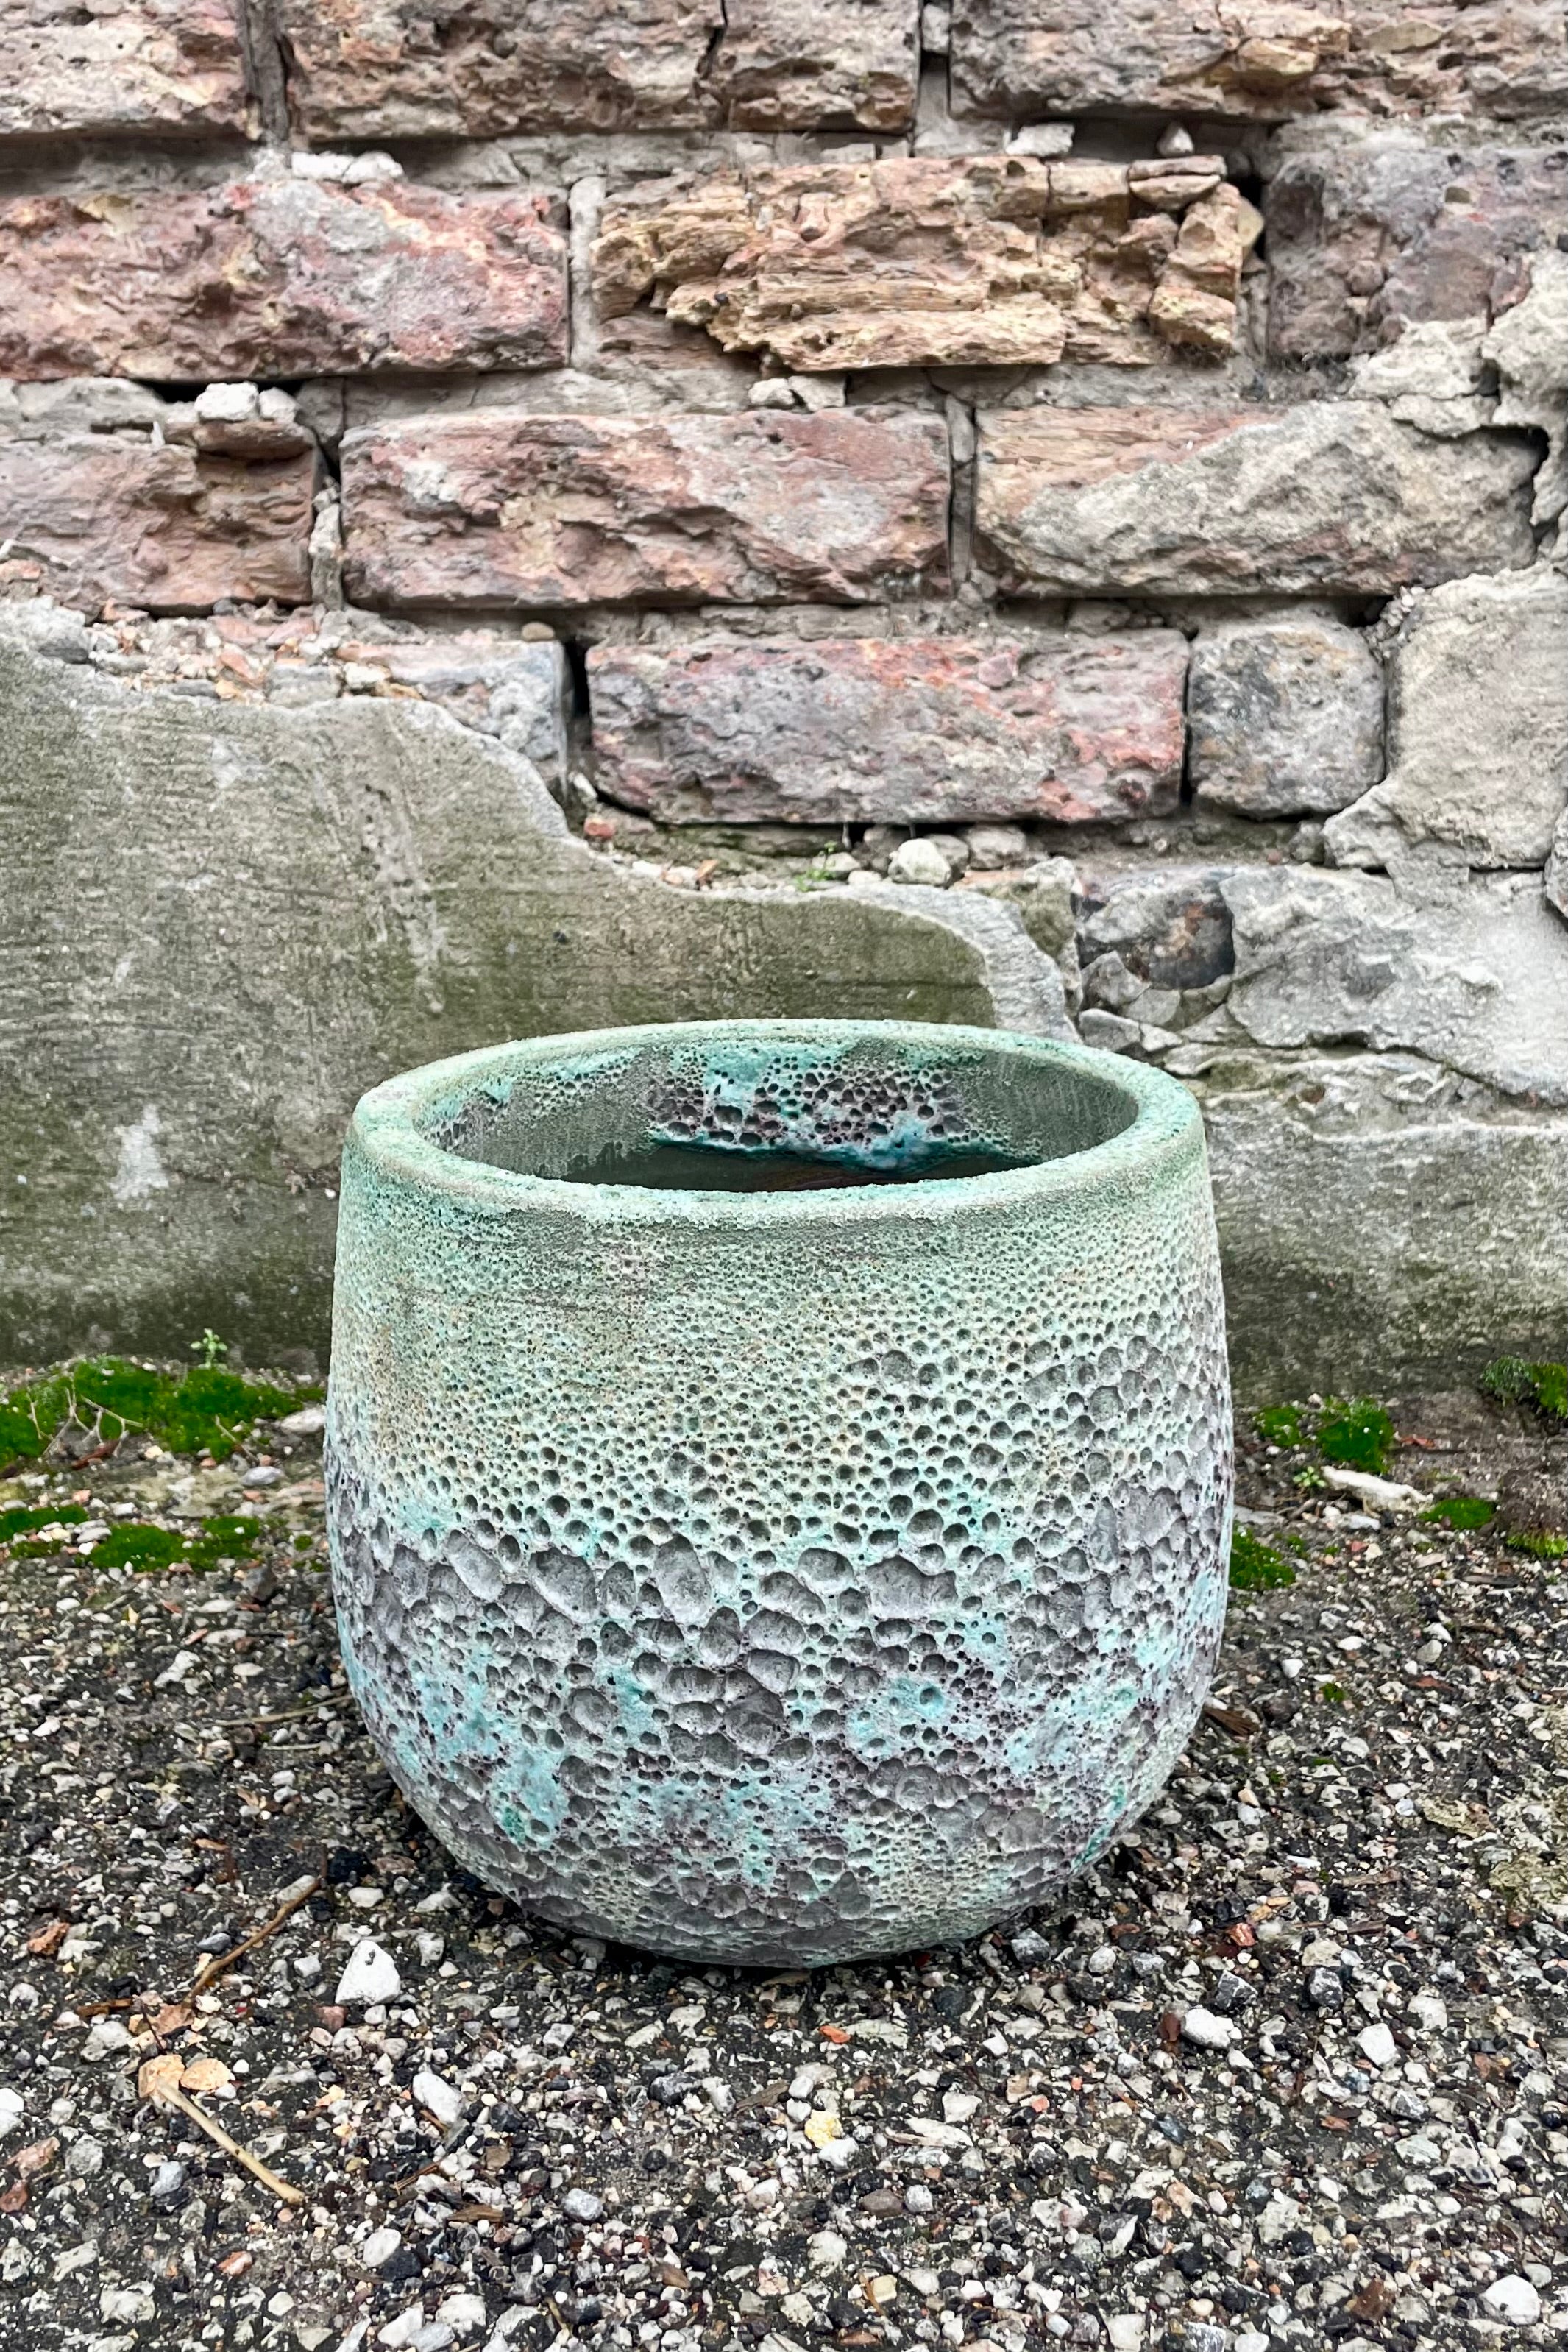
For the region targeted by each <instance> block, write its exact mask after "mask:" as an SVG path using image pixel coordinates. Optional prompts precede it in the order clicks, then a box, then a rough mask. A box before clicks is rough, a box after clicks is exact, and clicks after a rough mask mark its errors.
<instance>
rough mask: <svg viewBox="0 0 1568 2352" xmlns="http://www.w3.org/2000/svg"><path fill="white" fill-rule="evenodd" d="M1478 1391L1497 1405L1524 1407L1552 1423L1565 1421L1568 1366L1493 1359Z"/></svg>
mask: <svg viewBox="0 0 1568 2352" xmlns="http://www.w3.org/2000/svg"><path fill="white" fill-rule="evenodd" d="M1480 1384H1481V1388H1482V1390H1483V1391H1484V1392H1485V1393H1486V1394H1487V1395H1488V1396H1490V1397H1496V1398H1497V1400H1498V1402H1500V1404H1527V1405H1531V1406H1533V1408H1534V1410H1535V1411H1536V1412H1542V1413H1545V1414H1546V1415H1547V1417H1548V1419H1550V1420H1552V1421H1568V1364H1552V1363H1542V1364H1527V1363H1526V1362H1525V1361H1524V1360H1523V1358H1522V1357H1521V1356H1494V1357H1493V1358H1492V1360H1491V1362H1490V1364H1489V1365H1488V1366H1487V1368H1486V1370H1485V1371H1484V1372H1482V1374H1481V1380H1480Z"/></svg>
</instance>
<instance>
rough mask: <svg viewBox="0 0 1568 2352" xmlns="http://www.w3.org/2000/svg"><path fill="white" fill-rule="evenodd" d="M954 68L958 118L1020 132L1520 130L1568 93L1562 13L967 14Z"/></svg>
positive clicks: (1550, 1) (1204, 7) (1274, 9)
mask: <svg viewBox="0 0 1568 2352" xmlns="http://www.w3.org/2000/svg"><path fill="white" fill-rule="evenodd" d="M951 55H952V74H953V85H954V94H955V102H956V104H957V105H958V106H959V107H960V108H962V109H964V110H967V111H971V112H974V113H978V114H988V115H1000V116H1002V117H1003V118H1004V119H1007V120H1011V121H1018V120H1019V119H1027V118H1028V117H1029V116H1030V114H1033V113H1041V112H1043V113H1048V114H1072V113H1078V112H1080V111H1084V110H1096V109H1101V108H1124V107H1134V108H1149V109H1152V110H1157V111H1160V112H1164V113H1175V114H1219V115H1230V116H1233V117H1240V118H1243V119H1249V120H1253V121H1284V120H1286V119H1287V118H1288V117H1290V116H1291V115H1295V114H1312V113H1317V112H1320V111H1322V110H1324V109H1332V108H1338V107H1345V108H1353V109H1355V110H1358V111H1361V112H1364V113H1368V114H1372V115H1385V116H1386V115H1406V114H1417V113H1437V112H1441V113H1446V114H1454V113H1461V114H1462V113H1470V112H1474V113H1479V114H1482V115H1495V116H1499V117H1504V118H1508V117H1512V116H1516V115H1525V114H1530V113H1532V112H1536V111H1539V110H1543V109H1550V108H1552V107H1553V106H1555V105H1560V104H1561V103H1562V100H1563V96H1564V94H1565V92H1568V58H1565V53H1564V44H1563V12H1562V9H1561V8H1560V7H1559V6H1558V5H1557V0H1473V5H1466V0H1334V5H1332V6H1325V7H1320V8H1304V7H1297V6H1293V5H1290V0H1194V5H1189V6H1187V7H1183V8H1172V7H1169V6H1167V5H1164V0H956V5H955V6H954V9H953V30H952V52H951Z"/></svg>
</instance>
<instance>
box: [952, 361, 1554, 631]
mask: <svg viewBox="0 0 1568 2352" xmlns="http://www.w3.org/2000/svg"><path fill="white" fill-rule="evenodd" d="M978 424H979V478H978V489H977V515H976V540H975V548H976V555H977V560H978V561H979V562H981V563H982V564H984V565H985V566H986V567H988V570H989V571H990V572H991V573H992V574H993V575H994V577H995V578H996V580H997V582H998V585H999V586H1000V587H1001V588H1002V590H1003V591H1004V592H1014V591H1021V590H1024V589H1030V588H1032V589H1039V590H1043V591H1047V592H1056V593H1072V592H1076V591H1085V592H1088V593H1111V594H1118V593H1127V592H1129V591H1138V592H1143V593H1149V592H1156V593H1158V592H1164V593H1173V594H1177V595H1205V594H1226V593H1231V594H1240V593H1254V592H1257V591H1259V590H1271V591H1285V592H1293V593H1306V594H1311V593H1314V592H1322V591H1324V590H1332V591H1338V592H1342V593H1365V594H1387V593H1389V592H1391V591H1392V590H1394V589H1396V588H1401V587H1406V586H1408V585H1411V584H1413V583H1418V584H1427V583H1435V582H1437V581H1439V580H1446V579H1449V578H1452V577H1453V576H1455V575H1456V574H1458V573H1462V572H1474V571H1479V570H1483V569H1484V570H1493V569H1500V568H1502V567H1504V566H1509V565H1514V564H1522V563H1528V562H1530V560H1531V556H1532V555H1533V554H1534V551H1535V541H1534V535H1533V533H1532V532H1531V527H1530V488H1531V477H1532V475H1533V473H1534V471H1535V467H1536V465H1537V463H1538V451H1537V449H1536V447H1535V446H1533V444H1532V442H1531V440H1530V439H1529V438H1527V437H1525V436H1521V435H1514V434H1503V433H1479V432H1478V433H1471V434H1469V435H1467V436H1465V437H1463V438H1462V439H1457V440H1436V439H1431V438H1429V437H1428V436H1426V435H1425V434H1422V433H1419V432H1417V431H1416V430H1415V429H1414V428H1413V427H1411V426H1410V425H1403V424H1399V423H1396V421H1394V420H1393V419H1392V418H1390V417H1389V416H1388V415H1385V413H1384V411H1383V410H1382V409H1381V408H1380V407H1378V406H1377V405H1375V404H1374V403H1372V402H1371V401H1354V400H1353V401H1314V402H1310V403H1305V404H1301V405H1300V406H1296V407H1290V408H1263V407H1257V408H1207V409H1180V408H1113V409H1070V408H1039V409H1034V410H1030V411H1027V412H1024V411H1011V410H996V409H993V410H988V411H983V412H982V413H981V415H980V417H979V420H978Z"/></svg>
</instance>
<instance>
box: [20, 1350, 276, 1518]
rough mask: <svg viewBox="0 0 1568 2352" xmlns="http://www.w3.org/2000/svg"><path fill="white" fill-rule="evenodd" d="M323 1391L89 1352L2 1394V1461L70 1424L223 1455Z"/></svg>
mask: <svg viewBox="0 0 1568 2352" xmlns="http://www.w3.org/2000/svg"><path fill="white" fill-rule="evenodd" d="M320 1394H321V1391H320V1389H319V1388H310V1389H280V1388H274V1387H273V1386H272V1384H271V1383H270V1382H269V1381H249V1380H246V1378H245V1376H244V1374H243V1373H241V1372H229V1371H225V1370H223V1369H222V1368H221V1367H220V1366H218V1365H215V1364H198V1365H196V1366H194V1367H193V1369H192V1370H190V1371H187V1372H165V1371H160V1370H158V1369H157V1367H156V1366H155V1365H150V1364H138V1363H133V1362H131V1360H129V1359H128V1358H126V1357H123V1356H96V1357H89V1358H88V1359H87V1360H84V1361H83V1362H81V1363H76V1364H68V1365H66V1366H65V1367H64V1368H63V1370H59V1371H56V1372H47V1373H45V1374H43V1375H42V1376H41V1377H40V1378H39V1379H37V1380H36V1381H27V1382H26V1383H25V1385H24V1386H23V1387H21V1388H18V1389H13V1390H12V1391H10V1393H9V1395H7V1396H6V1397H5V1398H4V1399H3V1400H0V1464H5V1465H9V1464H11V1463H13V1462H36V1461H37V1459H38V1457H39V1455H40V1454H43V1453H45V1452H46V1450H47V1447H48V1446H49V1445H50V1444H51V1443H52V1442H53V1440H54V1439H55V1438H56V1437H57V1435H58V1434H59V1433H60V1432H61V1431H62V1430H63V1429H66V1428H68V1427H71V1426H74V1427H76V1428H78V1429H79V1430H81V1431H82V1432H83V1433H84V1434H85V1435H87V1436H89V1437H90V1438H91V1440H92V1441H93V1443H94V1444H95V1445H117V1444H119V1443H120V1439H121V1438H122V1437H123V1436H125V1434H126V1433H127V1432H128V1431H138V1432H140V1433H141V1434H142V1435H143V1436H146V1437H151V1438H152V1439H154V1440H155V1442H156V1443H157V1444H159V1445H162V1446H163V1447H165V1448H166V1449H167V1450H168V1451H169V1452H170V1453H172V1454H203V1453H206V1454H211V1455H212V1457H213V1459H214V1462H222V1461H225V1460H226V1458H227V1456H228V1455H229V1454H232V1453H233V1452H234V1450H235V1446H236V1445H237V1444H239V1443H240V1441H241V1440H242V1439H243V1438H244V1437H246V1436H247V1435H248V1433H249V1432H250V1430H251V1428H252V1427H253V1426H254V1424H255V1423H256V1422H257V1421H260V1420H262V1419H264V1418H270V1417H272V1416H274V1415H276V1414H278V1413H284V1412H294V1410H295V1409H296V1407H297V1406H298V1405H300V1404H302V1403H304V1402H307V1401H308V1399H311V1398H316V1397H319V1396H320ZM56 1516H58V1514H56Z"/></svg>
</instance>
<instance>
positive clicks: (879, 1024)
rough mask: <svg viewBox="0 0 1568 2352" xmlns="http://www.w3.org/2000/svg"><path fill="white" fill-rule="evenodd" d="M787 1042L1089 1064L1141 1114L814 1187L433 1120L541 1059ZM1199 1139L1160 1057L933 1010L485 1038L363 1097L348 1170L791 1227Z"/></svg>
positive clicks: (954, 1195)
mask: <svg viewBox="0 0 1568 2352" xmlns="http://www.w3.org/2000/svg"><path fill="white" fill-rule="evenodd" d="M759 1035H760V1036H763V1037H772V1038H777V1039H778V1040H779V1042H780V1043H781V1044H785V1043H788V1044H801V1045H824V1046H841V1045H854V1044H857V1043H860V1042H862V1041H872V1040H875V1039H879V1038H880V1039H884V1040H887V1041H888V1042H890V1043H891V1042H902V1043H904V1044H907V1045H919V1046H925V1047H928V1048H935V1049H948V1048H958V1049H961V1050H963V1051H965V1052H968V1053H972V1052H974V1051H977V1050H978V1051H980V1052H983V1053H985V1054H988V1055H998V1054H999V1055H1011V1056H1013V1057H1015V1058H1016V1059H1018V1060H1019V1061H1020V1062H1030V1063H1035V1064H1046V1065H1050V1064H1055V1065H1056V1066H1059V1067H1060V1066H1066V1067H1068V1068H1071V1069H1078V1070H1082V1071H1084V1072H1085V1073H1086V1074H1087V1075H1089V1076H1092V1077H1093V1078H1095V1079H1096V1080H1097V1081H1099V1082H1100V1083H1101V1084H1109V1085H1110V1086H1112V1087H1114V1088H1115V1089H1116V1090H1117V1091H1118V1092H1119V1093H1121V1094H1123V1095H1124V1096H1125V1097H1128V1098H1130V1099H1131V1101H1132V1102H1133V1104H1134V1107H1135V1108H1134V1117H1133V1118H1132V1119H1131V1120H1130V1121H1129V1122H1128V1124H1127V1125H1126V1126H1125V1127H1124V1128H1123V1129H1121V1131H1120V1132H1119V1133H1118V1134H1116V1135H1113V1136H1110V1137H1108V1138H1107V1139H1105V1141H1104V1142H1103V1143H1096V1144H1092V1145H1090V1146H1089V1147H1088V1149H1087V1150H1082V1151H1071V1152H1066V1153H1063V1154H1062V1155H1061V1156H1060V1157H1059V1158H1056V1159H1051V1160H1031V1161H1030V1162H1028V1163H1027V1164H1026V1165H1024V1166H1022V1167H1018V1168H1008V1169H1001V1170H998V1171H994V1172H992V1173H990V1174H988V1175H983V1176H957V1177H954V1176H930V1177H923V1178H919V1179H917V1180H915V1181H906V1182H904V1183H901V1184H897V1185H864V1186H859V1185H857V1186H845V1187H838V1186H833V1187H824V1188H823V1189H822V1190H821V1191H812V1192H726V1191H714V1192H703V1191H698V1190H695V1189H693V1190H691V1191H682V1192H664V1191H660V1190H658V1189H656V1188H653V1187H651V1186H645V1185H632V1184H591V1183H585V1182H582V1181H579V1180H570V1181H568V1180H566V1179H563V1178H559V1177H552V1176H529V1175H525V1174H523V1173H521V1172H520V1171H517V1170H515V1169H510V1168H499V1167H497V1166H495V1165H494V1164H493V1163H492V1162H490V1161H488V1160H468V1159H465V1158H464V1157H463V1156H462V1155H461V1154H460V1153H458V1152H455V1151H452V1150H448V1149H447V1148H446V1147H445V1145H444V1144H441V1143H437V1142H435V1141H434V1140H433V1139H431V1138H430V1137H429V1136H428V1135H426V1134H423V1132H422V1131H421V1126H420V1122H421V1121H422V1120H423V1119H426V1118H429V1117H430V1116H431V1115H432V1113H433V1112H434V1111H436V1110H437V1109H438V1108H441V1107H442V1106H443V1105H444V1104H445V1103H448V1102H450V1103H451V1104H452V1107H453V1108H454V1109H455V1108H456V1102H457V1100H458V1099H461V1097H465V1096H467V1095H471V1094H472V1093H473V1092H474V1091H475V1090H476V1087H479V1086H481V1085H483V1084H484V1083H485V1081H486V1079H490V1078H494V1077H501V1076H511V1075H513V1074H515V1073H516V1072H517V1070H518V1069H519V1068H525V1067H527V1066H529V1065H534V1064H538V1063H540V1062H549V1061H555V1060H562V1059H566V1058H569V1057H570V1058H572V1059H577V1058H580V1057H583V1056H589V1055H611V1054H617V1053H624V1052H626V1051H628V1050H630V1049H635V1048H636V1047H638V1046H643V1045H653V1044H659V1043H667V1044H670V1045H679V1044H685V1043H694V1044H697V1043H701V1042H702V1041H704V1040H705V1039H710V1038H720V1037H733V1038H737V1039H738V1038H746V1039H747V1040H749V1041H752V1042H755V1041H756V1040H757V1039H758V1036H759ZM1195 1141H1196V1142H1197V1148H1198V1150H1199V1151H1200V1153H1201V1151H1202V1148H1203V1129H1202V1118H1201V1115H1200V1113H1199V1111H1198V1108H1197V1102H1196V1101H1195V1099H1194V1097H1192V1096H1191V1095H1190V1094H1188V1092H1187V1091H1186V1087H1182V1086H1180V1085H1178V1083H1177V1082H1176V1079H1175V1078H1172V1077H1169V1076H1166V1073H1165V1071H1163V1070H1160V1069H1156V1068H1155V1067H1154V1066H1152V1065H1151V1064H1149V1063H1146V1062H1132V1061H1129V1060H1127V1059H1126V1058H1125V1057H1124V1055H1120V1054H1107V1053H1103V1052H1102V1051H1100V1050H1099V1049H1098V1048H1097V1047H1095V1046H1092V1045H1079V1044H1076V1043H1069V1042H1068V1041H1066V1040H1064V1039H1060V1038H1055V1037H1030V1036H1025V1035H1022V1034H1019V1032H1018V1031H1016V1030H1008V1029H980V1028H976V1027H973V1026H969V1025H966V1024H958V1023H953V1024H946V1023H940V1022H926V1021H825V1020H824V1021H788V1020H770V1019H766V1018H764V1019H758V1020H744V1019H736V1020H729V1021H670V1022H649V1023H646V1024H639V1025H636V1026H633V1027H628V1028H621V1029H583V1030H576V1031H571V1032H569V1033H566V1034H559V1035H550V1036H542V1037H522V1038H514V1039H510V1040H508V1041H507V1043H505V1044H502V1045H481V1046H477V1047H476V1048H474V1049H473V1050H472V1051H471V1052H469V1053H466V1054H454V1055H448V1056H447V1057H446V1058H445V1059H444V1060H442V1061H439V1062H426V1063H424V1064H423V1065H422V1066H420V1067H419V1068H417V1069H413V1070H407V1071H404V1072H402V1074H401V1075H400V1076H397V1077H393V1078H388V1079H385V1080H384V1081H383V1082H382V1085H380V1086H379V1087H371V1089H370V1091H369V1092H368V1093H366V1094H364V1095H362V1096H361V1097H360V1100H359V1102H358V1103H357V1104H356V1106H355V1108H354V1113H353V1117H352V1118H351V1119H350V1124H349V1134H348V1139H347V1142H346V1143H345V1146H344V1161H345V1170H344V1172H345V1176H347V1173H348V1162H349V1160H350V1155H351V1154H352V1153H354V1152H355V1151H358V1152H359V1153H360V1154H361V1155H362V1157H363V1159H364V1160H365V1161H366V1162H367V1163H368V1164H369V1166H370V1167H371V1169H373V1170H374V1171H375V1172H376V1173H377V1175H378V1176H380V1177H382V1178H384V1179H387V1180H389V1181H393V1182H401V1183H402V1184H404V1185H407V1186H409V1187H411V1188H413V1189H414V1190H417V1191H421V1192H432V1193H434V1194H437V1195H439V1196H441V1197H442V1198H444V1199H446V1200H448V1201H451V1202H454V1203H461V1204H462V1205H463V1206H465V1207H466V1208H468V1209H471V1210H476V1211H480V1212H487V1213H493V1214H501V1215H514V1216H515V1215H521V1214H524V1213H528V1212H530V1211H532V1212H534V1213H538V1212H541V1211H543V1212H548V1213H550V1214H551V1215H552V1216H565V1217H570V1218H572V1219H574V1220H575V1221H576V1222H578V1223H581V1224H585V1225H606V1224H609V1225H616V1226H628V1225H644V1226H646V1225H653V1226H671V1225H690V1224H701V1225H708V1226H711V1225H726V1226H731V1227H737V1226H738V1227H743V1228H744V1227H748V1226H753V1227H754V1226H765V1227H775V1226H791V1225H827V1224H831V1225H835V1226H838V1225H845V1224H860V1223H887V1222H888V1221H889V1220H894V1221H896V1220H899V1219H904V1218H908V1217H909V1216H910V1215H911V1214H914V1215H915V1216H917V1217H918V1218H919V1219H920V1220H921V1221H922V1222H929V1221H930V1220H931V1219H932V1218H934V1217H936V1218H945V1217H953V1216H959V1215H962V1214H963V1213H965V1212H967V1211H968V1210H972V1209H977V1208H982V1207H997V1208H1004V1207H1023V1206H1028V1205H1030V1204H1032V1203H1034V1202H1045V1201H1048V1200H1061V1199H1062V1198H1063V1197H1065V1196H1068V1195H1071V1194H1080V1193H1083V1192H1100V1191H1103V1190H1104V1189H1106V1188H1109V1187H1114V1186H1116V1185H1117V1184H1118V1183H1121V1184H1125V1183H1126V1182H1127V1181H1128V1180H1129V1179H1131V1178H1133V1177H1134V1176H1142V1177H1146V1176H1149V1175H1153V1174H1155V1172H1156V1171H1158V1170H1159V1169H1160V1168H1161V1167H1162V1166H1168V1165H1169V1164H1170V1162H1171V1160H1172V1159H1173V1158H1180V1157H1184V1156H1185V1155H1186V1151H1188V1150H1190V1149H1191V1147H1192V1145H1193V1143H1194V1142H1195Z"/></svg>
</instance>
